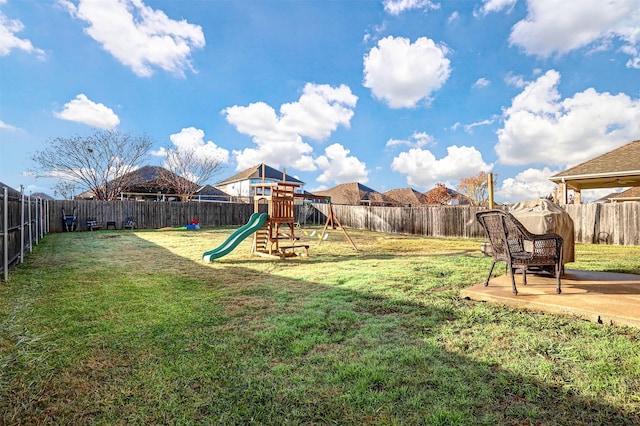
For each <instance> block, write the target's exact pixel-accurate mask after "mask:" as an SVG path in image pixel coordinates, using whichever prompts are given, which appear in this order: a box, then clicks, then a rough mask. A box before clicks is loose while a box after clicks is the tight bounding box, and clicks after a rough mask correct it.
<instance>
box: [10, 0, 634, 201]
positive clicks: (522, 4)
mask: <svg viewBox="0 0 640 426" xmlns="http://www.w3.org/2000/svg"><path fill="white" fill-rule="evenodd" d="M95 128H103V129H118V130H120V131H123V132H126V133H130V134H132V135H134V136H135V135H141V134H143V133H144V134H147V135H148V136H149V137H150V138H151V139H152V140H153V141H154V147H153V152H152V153H151V155H150V156H149V159H148V161H147V164H153V165H162V164H163V162H164V160H165V158H166V157H164V156H163V154H165V153H166V149H168V148H174V149H181V148H182V147H195V148H196V149H197V150H198V152H199V153H200V154H201V155H213V156H217V157H218V158H219V159H220V160H222V161H223V162H224V165H225V166H224V170H223V171H222V172H221V173H220V174H219V175H218V176H217V179H216V180H221V179H223V178H225V177H228V176H230V175H232V174H234V173H236V172H237V171H239V170H243V169H245V168H247V167H250V166H252V165H255V164H258V163H260V162H265V163H267V164H269V165H271V166H274V167H278V168H286V169H287V173H288V174H291V175H294V176H296V177H298V178H299V179H301V180H303V181H304V182H306V187H305V189H307V190H309V191H313V190H322V189H327V188H330V187H333V186H335V185H337V184H340V183H347V182H354V181H358V182H360V183H363V184H365V185H367V186H369V187H371V188H373V189H376V190H378V191H380V192H384V191H387V190H389V189H394V188H404V187H412V188H415V189H416V190H419V191H425V190H429V189H431V188H432V187H433V186H434V185H435V184H436V183H445V184H446V185H447V186H449V187H452V188H455V186H456V185H457V183H458V182H459V180H460V178H463V177H468V176H472V175H475V174H477V173H478V172H479V171H481V170H484V171H487V172H489V171H491V172H493V173H495V174H497V176H498V184H497V188H496V199H497V200H498V201H503V202H515V201H521V200H528V199H533V198H535V197H537V196H539V195H546V194H549V193H551V192H552V191H553V188H554V185H553V184H552V183H551V182H550V181H549V180H548V177H549V176H551V175H552V174H554V173H557V172H560V171H562V170H564V169H566V168H567V167H570V166H573V165H576V164H578V163H581V162H583V161H586V160H588V159H590V158H593V157H595V156H597V155H599V154H602V153H604V152H607V151H609V150H611V149H614V148H617V147H619V146H621V145H623V144H625V143H628V142H631V141H633V140H637V139H640V0H618V1H608V2H604V1H602V0H579V1H578V0H575V1H574V0H479V1H439V2H437V1H428V0H382V1H373V0H371V1H369V0H358V1H356V0H346V1H337V0H336V1H314V0H309V1H289V0H278V1H267V0H260V1H251V0H236V1H224V0H221V1H203V0H198V1H189V0H180V1H178V0H174V1H170V0H164V1H151V0H93V1H89V0H57V1H51V2H49V1H47V2H40V1H22V0H0V156H1V159H0V181H1V182H3V183H5V184H7V185H11V186H13V187H15V188H19V186H20V185H24V187H25V189H26V191H27V193H29V192H40V191H43V192H47V193H50V194H53V190H52V189H51V188H52V186H53V183H54V182H53V181H52V180H48V179H43V178H37V179H36V178H35V177H33V176H32V174H31V173H30V172H29V171H30V170H31V169H33V167H34V164H33V163H32V161H31V156H32V154H33V153H34V152H36V151H38V150H41V149H42V148H43V147H45V146H46V144H47V142H48V141H49V140H50V139H52V138H54V137H66V136H73V135H77V134H80V135H82V134H90V133H92V132H93V129H95ZM604 192H610V190H605V191H604ZM599 195H600V193H599V192H598V191H585V192H584V193H583V198H586V199H587V200H588V199H589V198H591V199H593V198H596V197H597V196H599Z"/></svg>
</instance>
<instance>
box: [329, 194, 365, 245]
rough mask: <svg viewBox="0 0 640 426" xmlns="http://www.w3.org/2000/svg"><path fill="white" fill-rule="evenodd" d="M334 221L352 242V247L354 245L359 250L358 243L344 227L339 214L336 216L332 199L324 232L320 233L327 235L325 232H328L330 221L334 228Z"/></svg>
mask: <svg viewBox="0 0 640 426" xmlns="http://www.w3.org/2000/svg"><path fill="white" fill-rule="evenodd" d="M334 221H335V223H336V224H337V225H338V227H339V228H340V229H341V230H342V233H343V234H344V236H345V237H347V240H349V242H350V243H351V247H353V249H354V250H355V251H358V247H356V244H355V243H354V242H353V240H352V239H351V237H350V236H349V234H347V230H346V229H344V227H343V226H342V224H341V223H340V220H339V219H338V216H336V214H335V213H334V212H333V204H332V203H331V201H329V215H328V216H327V221H326V222H325V224H324V228H322V234H320V235H321V236H322V235H325V232H327V228H328V227H329V222H331V227H332V228H334V227H335V225H334ZM320 243H322V240H320Z"/></svg>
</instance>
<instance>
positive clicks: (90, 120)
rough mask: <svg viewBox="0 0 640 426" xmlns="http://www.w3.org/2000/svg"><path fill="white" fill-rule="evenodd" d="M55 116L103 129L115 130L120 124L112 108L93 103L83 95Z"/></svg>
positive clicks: (55, 113)
mask: <svg viewBox="0 0 640 426" xmlns="http://www.w3.org/2000/svg"><path fill="white" fill-rule="evenodd" d="M53 115H54V116H55V117H57V118H60V119H62V120H68V121H75V122H77V123H83V124H86V125H89V126H94V127H99V128H101V129H113V128H115V127H116V126H118V124H120V119H119V118H118V116H117V115H116V113H114V112H113V110H112V109H111V108H109V107H107V106H105V105H103V104H100V103H95V102H93V101H91V100H90V99H88V98H87V96H86V95H84V94H82V93H81V94H79V95H77V96H76V98H75V99H73V100H71V101H69V102H67V103H66V104H64V108H63V110H62V111H60V112H54V113H53Z"/></svg>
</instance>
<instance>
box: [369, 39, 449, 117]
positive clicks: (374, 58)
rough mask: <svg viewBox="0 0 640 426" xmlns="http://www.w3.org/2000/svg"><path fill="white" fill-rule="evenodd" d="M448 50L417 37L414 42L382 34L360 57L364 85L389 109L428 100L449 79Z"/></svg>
mask: <svg viewBox="0 0 640 426" xmlns="http://www.w3.org/2000/svg"><path fill="white" fill-rule="evenodd" d="M447 53H449V50H448V49H447V47H446V46H444V45H438V44H436V43H435V42H434V41H433V40H431V39H428V38H426V37H420V38H419V39H417V40H416V42H415V43H411V42H410V41H409V39H406V38H403V37H397V38H394V37H392V36H389V37H385V38H383V39H382V40H380V41H378V45H377V47H373V48H372V49H371V50H370V51H369V53H368V54H367V55H366V56H365V57H364V83H363V85H364V87H367V88H369V89H371V91H372V93H373V95H374V96H375V97H376V98H377V99H381V100H383V101H384V102H386V103H387V105H388V106H389V107H391V108H413V107H415V106H416V105H417V104H418V102H420V101H422V100H424V101H426V102H427V103H429V102H430V101H431V96H432V94H433V92H435V91H437V90H438V89H440V88H441V87H442V85H443V84H444V83H445V81H447V79H448V78H449V74H450V73H451V68H450V61H449V59H447V57H446V55H447Z"/></svg>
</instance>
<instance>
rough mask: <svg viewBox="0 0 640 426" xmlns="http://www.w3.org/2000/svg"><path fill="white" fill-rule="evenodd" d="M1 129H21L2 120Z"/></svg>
mask: <svg viewBox="0 0 640 426" xmlns="http://www.w3.org/2000/svg"><path fill="white" fill-rule="evenodd" d="M0 129H5V130H19V129H18V128H17V127H15V126H12V125H10V124H7V123H5V122H4V121H2V120H0Z"/></svg>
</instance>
